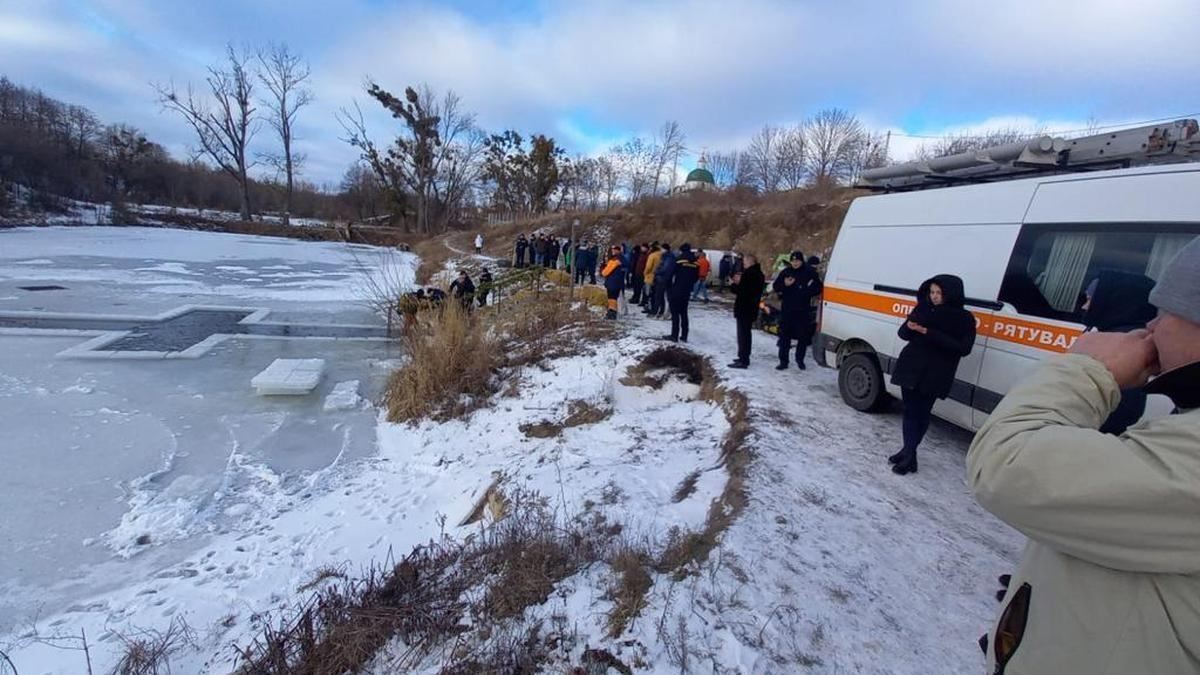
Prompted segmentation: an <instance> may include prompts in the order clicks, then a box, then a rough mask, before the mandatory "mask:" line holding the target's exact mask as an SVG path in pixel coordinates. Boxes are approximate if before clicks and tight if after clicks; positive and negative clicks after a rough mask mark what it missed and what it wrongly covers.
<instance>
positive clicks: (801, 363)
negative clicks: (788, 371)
mask: <svg viewBox="0 0 1200 675" xmlns="http://www.w3.org/2000/svg"><path fill="white" fill-rule="evenodd" d="M796 367H797V368H799V369H800V370H808V368H807V367H806V366H805V365H804V362H803V361H797V362H796Z"/></svg>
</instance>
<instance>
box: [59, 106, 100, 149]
mask: <svg viewBox="0 0 1200 675" xmlns="http://www.w3.org/2000/svg"><path fill="white" fill-rule="evenodd" d="M67 124H68V125H69V127H70V136H71V145H72V151H73V152H74V153H75V156H76V157H83V155H84V152H85V151H86V150H87V147H88V144H89V143H91V141H92V139H93V138H95V137H96V132H98V131H99V130H100V120H99V119H98V118H97V117H96V116H95V115H94V114H93V113H92V111H90V110H88V109H87V108H84V107H83V106H79V105H73V106H71V107H69V108H67Z"/></svg>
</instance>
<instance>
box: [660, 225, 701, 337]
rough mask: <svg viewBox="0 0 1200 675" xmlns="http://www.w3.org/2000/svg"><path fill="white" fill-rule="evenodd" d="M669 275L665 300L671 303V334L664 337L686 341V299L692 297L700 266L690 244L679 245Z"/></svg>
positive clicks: (698, 277)
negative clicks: (677, 253)
mask: <svg viewBox="0 0 1200 675" xmlns="http://www.w3.org/2000/svg"><path fill="white" fill-rule="evenodd" d="M663 264H665V262H664V263H663ZM659 269H660V270H661V269H662V267H661V266H660V267H659ZM670 275H671V276H670V277H669V278H670V281H669V282H668V285H667V300H668V302H669V303H670V305H671V334H670V335H667V336H665V338H666V339H668V340H670V341H671V342H680V341H682V342H687V339H688V301H689V300H691V298H692V291H693V290H695V288H696V281H697V280H699V279H700V266H699V265H697V264H696V255H695V254H694V253H692V247H691V245H690V244H684V245H682V246H680V247H679V255H678V256H676V257H675V258H674V260H672V264H671V272H670Z"/></svg>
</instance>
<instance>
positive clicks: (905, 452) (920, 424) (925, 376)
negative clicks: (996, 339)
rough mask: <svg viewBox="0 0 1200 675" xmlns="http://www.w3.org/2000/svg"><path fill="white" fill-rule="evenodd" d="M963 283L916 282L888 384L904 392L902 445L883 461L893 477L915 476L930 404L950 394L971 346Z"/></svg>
mask: <svg viewBox="0 0 1200 675" xmlns="http://www.w3.org/2000/svg"><path fill="white" fill-rule="evenodd" d="M964 300H965V294H964V293H963V282H962V279H960V278H958V277H956V276H954V275H951V274H939V275H937V276H936V277H933V278H932V279H928V280H926V281H925V283H923V284H921V288H920V290H919V291H918V292H917V306H916V307H915V308H914V309H913V311H912V313H911V314H909V315H908V320H907V321H905V322H904V325H902V326H900V339H902V340H904V341H906V342H908V344H907V345H905V346H904V350H903V351H901V352H900V358H898V359H896V368H895V370H894V371H893V372H892V384H895V385H897V386H899V387H900V389H901V391H902V392H903V394H904V424H903V428H904V447H903V448H901V450H900V452H897V453H896V454H894V455H892V456H891V457H889V458H888V461H889V462H891V463H892V464H894V465H895V466H893V467H892V471H895V472H896V473H898V474H901V475H903V474H906V473H916V472H917V446H918V445H920V444H921V440H922V439H924V438H925V432H926V431H928V430H929V421H930V419H931V418H932V416H933V406H934V404H935V403H937V400H938V399H942V398H946V397H947V396H949V395H950V388H951V387H952V386H953V385H954V373H955V372H956V371H957V370H958V362H959V361H960V360H962V358H963V357H964V356H966V355H967V354H970V353H971V348H972V347H974V346H975V317H974V315H972V314H971V313H970V312H969V311H967V310H966V309H965V308H964V307H963V304H964Z"/></svg>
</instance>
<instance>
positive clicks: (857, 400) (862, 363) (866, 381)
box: [838, 352, 887, 412]
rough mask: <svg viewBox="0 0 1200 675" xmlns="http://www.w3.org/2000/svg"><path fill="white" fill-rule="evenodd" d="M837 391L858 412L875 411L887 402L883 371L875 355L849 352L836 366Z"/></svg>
mask: <svg viewBox="0 0 1200 675" xmlns="http://www.w3.org/2000/svg"><path fill="white" fill-rule="evenodd" d="M838 391H839V392H841V394H842V400H843V401H845V402H846V405H848V406H850V407H851V408H854V409H855V410H857V411H859V412H876V411H878V410H879V409H880V408H882V407H883V406H884V404H885V403H886V402H887V389H886V387H885V386H884V382H883V371H882V370H880V368H879V362H878V361H876V360H875V357H874V356H873V355H871V354H867V353H861V352H860V353H857V354H851V355H849V356H847V357H846V360H844V361H842V365H841V366H839V367H838Z"/></svg>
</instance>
